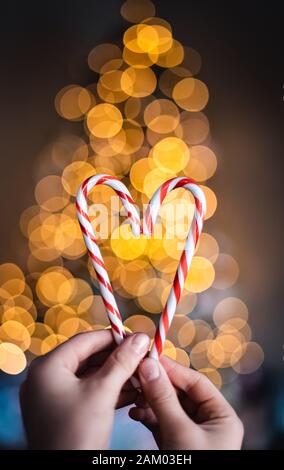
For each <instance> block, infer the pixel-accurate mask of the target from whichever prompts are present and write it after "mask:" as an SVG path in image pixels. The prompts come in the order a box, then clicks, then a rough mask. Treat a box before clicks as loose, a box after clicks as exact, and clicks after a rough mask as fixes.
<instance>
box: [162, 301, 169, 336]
mask: <svg viewBox="0 0 284 470" xmlns="http://www.w3.org/2000/svg"><path fill="white" fill-rule="evenodd" d="M162 321H163V325H164V330H165V335H167V333H168V331H169V317H168V308H167V305H165V308H164V310H163V313H162Z"/></svg>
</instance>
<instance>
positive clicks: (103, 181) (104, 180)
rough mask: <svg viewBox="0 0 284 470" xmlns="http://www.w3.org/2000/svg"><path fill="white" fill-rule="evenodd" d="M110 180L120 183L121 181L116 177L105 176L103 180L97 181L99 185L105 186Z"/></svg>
mask: <svg viewBox="0 0 284 470" xmlns="http://www.w3.org/2000/svg"><path fill="white" fill-rule="evenodd" d="M108 180H115V181H119V179H117V178H116V177H115V176H109V175H107V176H103V177H102V178H100V179H99V180H98V181H97V184H104V183H105V182H106V181H108Z"/></svg>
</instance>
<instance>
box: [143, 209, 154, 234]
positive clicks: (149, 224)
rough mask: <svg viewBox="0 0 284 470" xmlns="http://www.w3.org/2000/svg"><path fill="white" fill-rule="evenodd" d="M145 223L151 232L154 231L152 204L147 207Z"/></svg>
mask: <svg viewBox="0 0 284 470" xmlns="http://www.w3.org/2000/svg"><path fill="white" fill-rule="evenodd" d="M145 223H146V225H147V227H148V230H149V232H150V233H153V220H152V216H151V210H150V206H148V207H147V210H146V213H145Z"/></svg>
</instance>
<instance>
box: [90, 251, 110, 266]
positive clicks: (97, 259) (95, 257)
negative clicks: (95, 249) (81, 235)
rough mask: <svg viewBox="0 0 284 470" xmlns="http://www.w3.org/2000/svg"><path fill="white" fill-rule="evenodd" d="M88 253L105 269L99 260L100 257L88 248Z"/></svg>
mask: <svg viewBox="0 0 284 470" xmlns="http://www.w3.org/2000/svg"><path fill="white" fill-rule="evenodd" d="M88 253H89V255H90V257H91V258H92V260H93V261H94V262H95V263H97V264H99V265H100V266H101V267H102V268H104V269H106V267H105V264H104V263H103V261H101V260H100V258H98V257H97V256H96V255H94V253H92V251H90V250H89V248H88Z"/></svg>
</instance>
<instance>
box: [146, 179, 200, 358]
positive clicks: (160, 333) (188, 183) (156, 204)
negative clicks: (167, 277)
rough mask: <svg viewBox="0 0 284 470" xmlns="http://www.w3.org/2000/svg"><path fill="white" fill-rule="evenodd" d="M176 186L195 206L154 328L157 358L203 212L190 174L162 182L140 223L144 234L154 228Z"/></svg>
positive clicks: (154, 349) (177, 300)
mask: <svg viewBox="0 0 284 470" xmlns="http://www.w3.org/2000/svg"><path fill="white" fill-rule="evenodd" d="M177 188H185V189H187V190H188V191H190V192H191V193H192V195H193V197H194V202H195V210H194V217H193V221H192V223H191V226H190V230H189V234H188V237H187V240H186V243H185V247H184V250H183V253H182V255H181V258H180V262H179V265H178V268H177V271H176V274H175V277H174V281H173V286H172V288H171V290H170V293H169V296H168V299H167V302H166V305H165V306H164V308H163V311H162V314H161V317H160V321H159V325H158V327H157V329H156V333H155V338H154V342H153V346H152V349H151V352H150V356H151V357H154V358H155V359H158V358H159V356H160V354H161V353H162V350H163V347H164V344H165V341H166V336H167V333H168V331H169V328H170V326H171V323H172V321H173V318H174V314H175V311H176V308H177V304H178V302H179V300H180V297H181V294H182V291H183V288H184V282H185V279H186V277H187V274H188V271H189V269H190V265H191V261H192V257H193V255H194V252H195V248H196V245H197V242H198V239H199V236H200V234H201V231H202V226H203V221H204V217H205V214H206V199H205V196H204V193H203V191H202V190H201V188H200V187H199V186H198V185H197V184H196V183H195V181H193V180H192V179H190V178H183V177H178V178H173V179H171V180H169V181H166V182H165V183H164V184H162V186H161V187H160V188H158V189H157V191H156V192H155V193H154V195H153V196H152V199H151V201H150V202H149V206H148V208H147V210H146V213H145V221H144V224H143V231H144V234H145V235H146V234H151V233H152V232H153V228H154V225H155V223H156V219H157V216H158V212H159V209H160V206H161V204H162V202H163V200H164V198H165V197H166V195H167V194H168V193H169V192H170V191H173V190H174V189H177Z"/></svg>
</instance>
